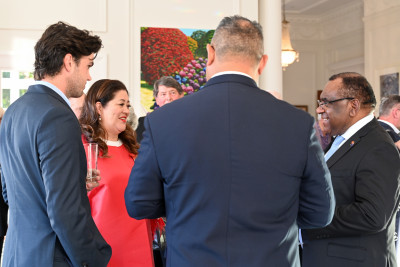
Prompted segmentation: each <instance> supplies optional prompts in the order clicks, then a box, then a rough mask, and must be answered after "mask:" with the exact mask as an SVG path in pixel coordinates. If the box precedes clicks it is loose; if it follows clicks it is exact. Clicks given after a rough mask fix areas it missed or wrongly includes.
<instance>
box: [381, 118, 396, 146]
mask: <svg viewBox="0 0 400 267" xmlns="http://www.w3.org/2000/svg"><path fill="white" fill-rule="evenodd" d="M378 122H379V124H380V125H381V126H382V127H383V129H385V131H386V132H387V133H388V134H389V135H390V137H391V138H392V140H393V142H395V143H396V142H397V141H399V140H400V135H398V134H397V133H396V132H395V131H393V129H392V127H390V125H389V124H387V123H384V122H382V121H378Z"/></svg>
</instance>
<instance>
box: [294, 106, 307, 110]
mask: <svg viewBox="0 0 400 267" xmlns="http://www.w3.org/2000/svg"><path fill="white" fill-rule="evenodd" d="M294 106H295V107H296V108H298V109H301V110H304V111H305V112H308V106H307V105H294Z"/></svg>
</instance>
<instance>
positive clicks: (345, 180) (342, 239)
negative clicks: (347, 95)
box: [303, 119, 400, 267]
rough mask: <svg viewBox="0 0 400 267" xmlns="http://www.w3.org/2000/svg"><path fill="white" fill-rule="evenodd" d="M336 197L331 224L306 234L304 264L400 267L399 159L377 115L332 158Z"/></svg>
mask: <svg viewBox="0 0 400 267" xmlns="http://www.w3.org/2000/svg"><path fill="white" fill-rule="evenodd" d="M327 164H328V167H329V170H330V172H331V175H332V183H333V187H334V191H335V196H336V210H335V215H334V217H333V220H332V223H331V224H330V225H328V226H327V227H325V228H322V229H314V230H306V231H304V233H303V240H304V247H303V267H321V266H324V267H337V266H340V267H369V266H370V267H385V266H386V267H388V266H390V267H395V266H397V264H396V258H395V247H394V239H393V238H394V227H395V225H394V222H395V220H394V219H393V218H394V216H395V211H396V207H397V206H398V200H399V174H400V159H399V154H398V151H397V149H396V148H395V146H394V145H393V142H392V140H391V139H390V137H389V136H388V135H387V134H386V133H385V131H384V130H383V129H382V127H380V126H379V124H378V122H377V121H376V119H373V120H372V121H371V122H369V123H368V124H367V125H365V126H364V127H362V128H361V129H360V130H359V131H358V132H357V133H355V134H354V135H353V136H352V137H351V138H350V139H348V140H347V141H346V142H345V143H344V144H343V145H342V146H341V147H340V148H339V149H338V150H337V151H336V152H335V153H334V154H333V155H332V157H331V158H330V159H329V160H328V161H327Z"/></svg>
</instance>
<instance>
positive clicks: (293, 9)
mask: <svg viewBox="0 0 400 267" xmlns="http://www.w3.org/2000/svg"><path fill="white" fill-rule="evenodd" d="M355 2H362V0H282V5H285V10H286V13H287V14H297V15H305V16H320V15H321V14H325V13H329V12H330V11H332V10H335V9H338V8H343V6H346V5H349V4H352V3H355Z"/></svg>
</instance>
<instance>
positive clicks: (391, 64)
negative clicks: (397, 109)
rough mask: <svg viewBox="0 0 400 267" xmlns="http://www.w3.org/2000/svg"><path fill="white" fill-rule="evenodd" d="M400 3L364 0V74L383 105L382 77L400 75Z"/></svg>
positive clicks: (388, 0)
mask: <svg viewBox="0 0 400 267" xmlns="http://www.w3.org/2000/svg"><path fill="white" fill-rule="evenodd" d="M399 14H400V2H399V1H398V0H386V1H373V0H365V18H364V22H365V75H366V77H367V79H368V80H369V81H370V83H371V85H372V87H373V88H374V92H375V96H376V98H377V102H378V103H379V102H380V87H379V76H380V75H382V74H388V73H394V72H400V49H399V44H400V16H399Z"/></svg>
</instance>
